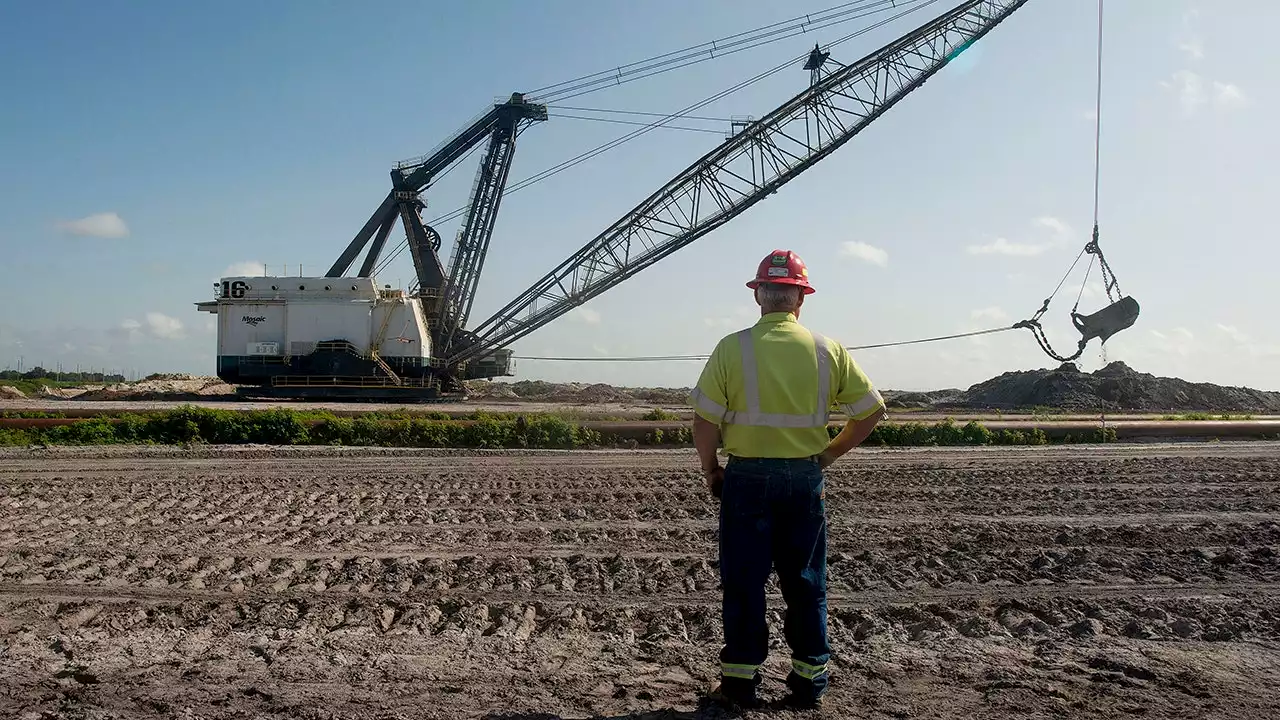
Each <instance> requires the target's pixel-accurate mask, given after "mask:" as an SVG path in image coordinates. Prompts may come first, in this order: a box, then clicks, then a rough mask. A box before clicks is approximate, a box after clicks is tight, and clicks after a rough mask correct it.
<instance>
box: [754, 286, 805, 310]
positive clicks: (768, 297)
mask: <svg viewBox="0 0 1280 720" xmlns="http://www.w3.org/2000/svg"><path fill="white" fill-rule="evenodd" d="M756 292H757V293H759V295H758V296H757V297H758V299H759V302H760V307H761V308H762V309H764V311H765V312H782V311H783V310H795V309H796V307H797V306H799V305H800V296H801V294H802V293H803V291H802V290H801V289H800V288H799V287H798V286H796V285H782V284H779V283H761V284H760V286H759V287H757V288H756Z"/></svg>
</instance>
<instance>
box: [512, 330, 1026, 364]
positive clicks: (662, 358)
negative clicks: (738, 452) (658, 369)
mask: <svg viewBox="0 0 1280 720" xmlns="http://www.w3.org/2000/svg"><path fill="white" fill-rule="evenodd" d="M1016 329H1017V326H1009V327H998V328H989V329H987V330H975V331H973V332H966V333H957V334H955V335H938V336H936V337H928V338H921V339H919V340H899V341H898V342H887V343H876V344H874V345H846V346H845V347H846V349H848V350H873V349H876V348H887V347H898V346H900V345H919V344H920V343H931V342H939V341H942V340H957V339H960V338H967V337H976V336H978V335H991V334H993V333H999V332H1005V331H1006V330H1016ZM710 357H711V356H710V355H640V356H634V357H546V356H533V355H514V356H512V358H513V359H515V360H541V361H545V362H676V361H681V360H707V359H709V358H710Z"/></svg>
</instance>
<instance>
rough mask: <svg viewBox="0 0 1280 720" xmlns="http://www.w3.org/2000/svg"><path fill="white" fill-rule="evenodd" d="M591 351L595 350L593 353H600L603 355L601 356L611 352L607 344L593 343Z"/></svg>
mask: <svg viewBox="0 0 1280 720" xmlns="http://www.w3.org/2000/svg"><path fill="white" fill-rule="evenodd" d="M591 352H593V353H595V354H596V355H599V356H601V357H604V356H606V355H608V354H609V348H607V347H605V346H603V345H592V346H591Z"/></svg>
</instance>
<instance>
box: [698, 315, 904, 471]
mask: <svg viewBox="0 0 1280 720" xmlns="http://www.w3.org/2000/svg"><path fill="white" fill-rule="evenodd" d="M690 400H691V402H692V403H693V408H694V411H695V412H697V413H698V415H699V416H700V417H702V418H703V419H704V420H707V421H709V422H712V423H715V424H716V425H718V426H720V433H721V437H722V439H723V441H724V449H725V452H727V453H728V454H729V455H732V456H736V457H744V458H805V457H812V456H814V455H818V454H820V453H821V452H822V451H823V450H825V449H826V448H827V445H828V444H829V443H830V436H829V435H828V434H827V425H828V423H829V421H830V417H831V412H832V410H838V411H839V412H842V413H844V414H845V415H847V416H849V417H850V418H852V419H854V420H862V419H865V418H868V417H870V416H871V415H873V414H875V413H876V412H877V411H878V410H880V409H881V408H883V407H884V400H883V399H882V398H881V397H880V393H879V392H877V391H876V389H875V388H874V387H872V385H871V380H869V379H868V378H867V376H866V374H864V373H863V372H862V369H861V368H859V367H858V364H857V363H856V362H854V359H853V357H852V356H851V355H850V354H849V351H848V350H847V349H845V347H844V346H843V345H841V344H840V343H838V342H834V341H832V340H829V339H827V338H825V337H823V336H821V335H818V334H817V333H814V332H811V331H810V330H808V329H807V328H805V327H804V326H803V325H801V324H800V323H799V322H798V321H797V320H796V316H795V315H793V314H791V313H769V314H767V315H765V316H764V317H762V318H760V322H758V323H756V324H755V326H754V327H751V328H748V329H746V330H742V331H741V332H737V333H734V334H732V335H729V336H727V337H725V338H724V339H722V340H721V341H720V342H719V344H717V345H716V349H715V351H714V352H712V353H711V358H710V359H709V360H707V364H706V366H705V367H704V368H703V370H702V376H701V377H700V378H698V386H697V387H696V388H695V389H694V391H693V395H692V397H691V398H690Z"/></svg>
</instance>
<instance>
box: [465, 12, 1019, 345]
mask: <svg viewBox="0 0 1280 720" xmlns="http://www.w3.org/2000/svg"><path fill="white" fill-rule="evenodd" d="M1026 2H1027V0H970V1H969V2H965V3H963V4H961V5H959V6H958V7H956V8H954V9H952V10H950V11H948V12H947V13H945V14H943V15H941V16H939V17H938V18H935V19H934V20H932V21H930V22H928V23H926V24H925V25H923V26H921V27H919V28H917V29H915V30H913V31H912V32H910V33H908V34H907V35H905V36H903V37H901V38H899V39H897V40H895V41H893V42H892V43H889V44H888V45H886V46H884V47H883V48H881V49H879V50H877V51H875V52H873V53H871V54H870V55H868V56H866V57H865V58H863V59H862V60H860V61H858V62H857V63H854V64H853V65H848V66H844V67H842V68H840V69H838V70H835V71H834V72H831V73H830V74H828V75H826V76H825V77H821V76H820V75H819V74H816V73H815V82H814V83H813V84H812V85H811V86H810V87H809V88H808V89H807V90H805V91H804V92H801V93H800V94H798V95H796V96H795V97H793V98H791V99H790V100H788V101H787V102H786V103H784V104H782V105H781V106H780V107H778V108H777V109H776V110H774V111H773V112H771V113H769V114H768V115H767V116H765V117H764V118H762V119H760V120H758V121H756V122H754V123H752V124H750V125H748V126H746V127H745V128H743V129H742V130H741V131H740V132H738V133H737V134H736V135H735V136H733V137H732V138H730V139H729V140H727V141H726V142H725V143H724V144H722V145H721V146H720V147H718V148H716V149H715V150H713V151H712V152H710V153H708V154H707V155H705V156H703V157H702V158H701V159H700V160H698V161H697V162H696V163H694V164H693V165H692V166H690V167H689V168H688V169H686V170H685V171H684V172H682V173H680V174H679V175H677V176H676V177H675V178H674V179H672V180H671V181H670V182H669V183H667V184H666V186H664V187H663V188H662V189H660V190H658V191H657V192H655V193H654V194H653V195H651V196H649V198H648V199H646V200H645V201H644V202H642V203H640V205H638V206H637V207H636V208H635V209H633V210H632V211H631V212H629V213H627V214H626V215H624V216H623V217H622V218H621V219H620V220H618V221H617V222H616V223H614V224H613V225H612V226H610V227H609V228H608V229H607V230H605V231H604V232H603V233H601V234H600V235H598V236H597V237H596V238H595V239H594V240H592V241H591V242H590V243H588V244H587V245H586V246H584V247H583V248H582V249H581V250H579V251H578V252H576V253H574V254H573V255H572V256H571V257H569V258H568V259H566V260H565V261H564V262H562V263H561V264H560V265H559V266H558V267H556V268H555V269H554V270H552V271H551V272H550V273H548V274H547V275H545V276H544V277H543V278H542V279H540V280H538V281H537V282H536V283H534V284H533V286H532V287H530V288H529V289H528V290H526V291H524V292H523V293H521V294H520V295H519V296H518V297H517V298H516V299H515V300H512V301H511V302H510V303H509V304H507V305H506V306H505V307H503V308H502V309H501V310H499V311H498V312H496V313H495V314H494V315H493V316H492V317H490V318H489V319H488V320H485V321H484V322H483V323H481V324H480V325H479V326H477V327H476V329H475V330H474V331H473V332H472V333H468V334H467V335H468V338H467V339H468V342H466V343H465V344H459V345H457V346H456V349H455V350H454V351H452V352H450V353H448V354H446V355H445V362H444V364H445V366H446V367H458V366H460V365H461V364H463V363H465V362H467V361H468V360H470V359H472V358H475V357H477V356H479V355H482V354H483V353H485V352H488V351H490V350H492V349H495V348H499V347H503V346H505V345H508V344H510V343H512V342H514V341H516V340H518V339H520V338H522V337H524V336H525V335H528V334H529V333H531V332H533V331H534V330H537V329H538V328H540V327H542V326H543V325H546V324H547V323H549V322H551V321H552V320H555V319H556V318H558V317H560V316H561V315H564V314H565V313H566V312H568V311H570V310H572V309H573V308H575V307H577V306H579V305H581V304H583V303H585V302H587V301H588V300H590V299H592V298H594V297H596V296H598V295H600V294H601V293H603V292H605V291H606V290H608V289H610V288H612V287H613V286H615V285H617V284H618V283H621V282H623V281H624V280H626V279H627V278H629V277H631V276H632V275H635V274H636V273H638V272H640V271H641V270H643V269H645V268H647V267H649V266H651V265H653V264H654V263H656V262H658V261H659V260H661V259H663V258H665V257H667V256H668V255H670V254H672V253H674V252H676V251H677V250H679V249H680V248H683V247H684V246H686V245H688V244H689V243H691V242H693V241H694V240H697V239H698V238H700V237H702V236H703V235H706V234H707V233H709V232H711V231H712V230H715V229H716V228H718V227H720V226H721V225H724V224H725V223H727V222H729V221H730V220H732V219H733V218H734V217H736V216H738V215H739V214H741V213H742V212H743V211H745V210H746V209H747V208H749V207H751V206H752V205H754V204H756V203H757V202H759V201H761V200H763V199H764V198H766V197H768V196H769V195H770V194H771V193H773V192H775V191H777V189H778V188H780V187H781V186H782V185H784V184H786V183H787V182H788V181H790V180H791V179H793V178H795V177H796V176H797V175H799V174H800V173H802V172H804V171H805V170H807V169H808V168H810V167H812V166H813V165H814V164H815V163H817V162H818V161H819V160H822V159H823V158H825V157H827V156H828V155H830V154H831V153H833V152H835V150H836V149H837V148H839V147H840V146H841V145H844V144H845V143H846V142H848V141H849V140H850V139H851V138H853V136H855V135H857V134H858V133H859V132H860V131H862V129H863V128H865V127H867V126H868V125H870V124H871V123H872V122H873V121H874V120H875V119H876V118H878V117H880V116H881V115H883V114H884V113H885V111H887V110H888V109H889V108H891V107H893V106H894V105H895V104H896V103H897V102H898V101H899V100H901V99H902V98H904V97H906V96H907V95H908V94H909V93H910V92H911V91H913V90H915V89H916V88H918V87H920V86H921V85H922V84H924V82H925V81H926V80H928V79H929V78H930V77H932V76H933V75H934V74H935V73H937V72H938V71H939V70H941V69H942V68H943V67H944V66H946V64H947V63H948V62H950V61H951V60H952V59H953V58H955V57H956V56H957V55H958V54H959V53H960V52H962V51H963V50H964V49H965V48H966V47H968V46H969V45H971V44H972V43H973V42H975V41H976V40H978V39H979V38H981V37H982V36H984V35H986V34H987V33H988V32H990V31H991V29H992V28H994V27H996V26H997V25H999V24H1000V23H1001V22H1002V21H1004V20H1005V19H1006V18H1007V17H1009V15H1011V14H1012V13H1013V12H1014V11H1016V10H1017V9H1019V8H1020V7H1022V6H1023V5H1024V4H1026ZM482 167H483V165H482ZM494 209H495V210H496V204H495V206H494ZM474 212H475V211H474V208H473V214H474ZM468 222H470V220H468ZM468 252H470V251H468ZM468 307H469V305H468ZM465 316H466V314H465V313H463V314H462V315H461V317H462V318H463V319H464V320H465Z"/></svg>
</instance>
